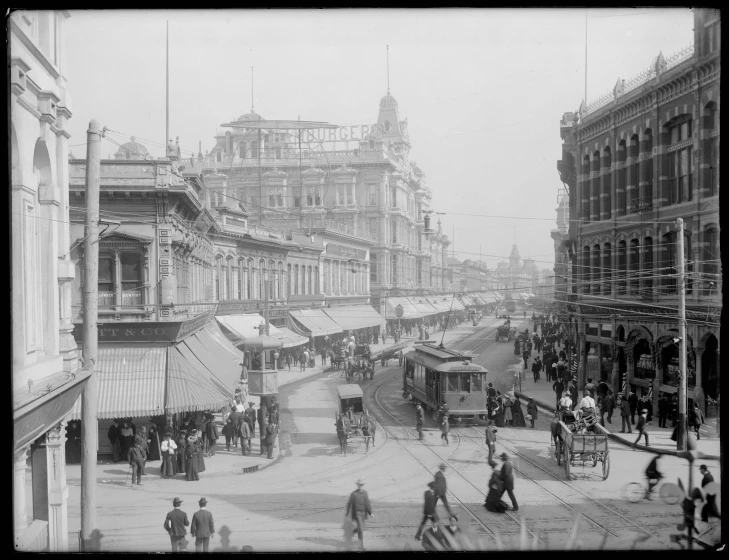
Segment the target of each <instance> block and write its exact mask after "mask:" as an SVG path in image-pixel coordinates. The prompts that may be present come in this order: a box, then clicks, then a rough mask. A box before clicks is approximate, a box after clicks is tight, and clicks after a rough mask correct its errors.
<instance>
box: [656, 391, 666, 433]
mask: <svg viewBox="0 0 729 560" xmlns="http://www.w3.org/2000/svg"><path fill="white" fill-rule="evenodd" d="M666 416H668V399H667V398H666V394H665V393H661V397H660V398H659V399H658V427H659V428H665V427H666Z"/></svg>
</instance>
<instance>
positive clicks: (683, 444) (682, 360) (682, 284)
mask: <svg viewBox="0 0 729 560" xmlns="http://www.w3.org/2000/svg"><path fill="white" fill-rule="evenodd" d="M676 225H677V226H678V242H677V243H676V250H677V252H678V254H677V255H676V264H677V265H678V266H677V272H678V336H679V338H680V339H681V340H680V341H679V346H678V367H679V370H680V379H679V382H678V438H677V444H678V447H677V448H678V450H679V451H686V450H687V449H688V430H687V426H686V408H687V406H686V405H687V398H688V394H687V393H688V390H687V389H688V386H687V383H688V371H686V276H685V274H684V256H683V219H682V218H678V219H677V220H676Z"/></svg>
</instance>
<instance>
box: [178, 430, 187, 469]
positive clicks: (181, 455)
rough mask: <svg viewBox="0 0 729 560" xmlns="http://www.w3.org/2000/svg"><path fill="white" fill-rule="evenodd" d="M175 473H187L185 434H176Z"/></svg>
mask: <svg viewBox="0 0 729 560" xmlns="http://www.w3.org/2000/svg"><path fill="white" fill-rule="evenodd" d="M176 443H177V472H181V473H183V472H187V433H186V432H184V431H182V432H180V433H179V434H177V442H176Z"/></svg>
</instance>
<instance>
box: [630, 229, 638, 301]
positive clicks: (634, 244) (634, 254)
mask: <svg viewBox="0 0 729 560" xmlns="http://www.w3.org/2000/svg"><path fill="white" fill-rule="evenodd" d="M639 245H640V241H638V240H637V239H631V240H630V253H629V259H630V281H629V282H628V285H629V286H630V293H631V294H635V293H637V292H638V288H639V287H640V262H639V260H640V255H639Z"/></svg>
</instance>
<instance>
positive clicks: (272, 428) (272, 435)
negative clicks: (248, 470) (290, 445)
mask: <svg viewBox="0 0 729 560" xmlns="http://www.w3.org/2000/svg"><path fill="white" fill-rule="evenodd" d="M268 419H269V423H268V424H266V449H267V451H268V458H269V459H273V446H274V444H275V443H276V424H274V423H273V419H272V418H271V417H270V416H269V417H268Z"/></svg>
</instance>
